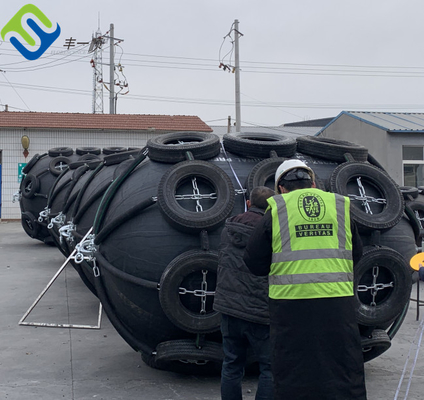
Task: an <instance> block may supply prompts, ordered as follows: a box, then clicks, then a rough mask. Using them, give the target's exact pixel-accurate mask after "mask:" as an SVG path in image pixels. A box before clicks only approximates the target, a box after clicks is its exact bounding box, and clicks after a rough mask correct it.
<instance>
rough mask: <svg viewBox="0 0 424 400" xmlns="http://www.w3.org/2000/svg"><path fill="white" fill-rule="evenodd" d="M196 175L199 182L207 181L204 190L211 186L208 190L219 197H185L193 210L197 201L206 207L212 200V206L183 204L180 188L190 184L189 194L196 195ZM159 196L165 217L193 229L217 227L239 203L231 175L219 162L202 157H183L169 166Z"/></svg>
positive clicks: (177, 226)
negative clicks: (179, 195) (185, 158)
mask: <svg viewBox="0 0 424 400" xmlns="http://www.w3.org/2000/svg"><path fill="white" fill-rule="evenodd" d="M193 179H196V184H197V185H198V186H201V185H202V184H205V189H203V191H205V190H209V193H208V194H209V195H211V196H212V195H213V196H214V197H215V198H214V199H200V200H195V199H188V200H184V203H185V204H186V205H189V206H192V209H193V210H196V208H195V205H196V204H197V201H198V202H199V204H201V205H202V204H203V205H204V207H206V205H207V204H208V205H210V204H211V202H212V205H211V206H210V207H209V208H207V209H204V210H202V211H191V210H189V209H187V208H183V206H182V205H180V204H179V203H178V201H177V199H176V194H177V193H178V189H179V188H184V185H188V187H190V189H189V190H188V188H187V190H186V191H187V192H188V193H187V195H193V187H192V182H193ZM201 190H202V189H199V191H201ZM200 194H202V193H200ZM203 194H204V193H203ZM157 197H158V204H159V208H160V210H161V212H162V213H163V215H164V217H165V219H166V220H167V221H168V222H169V223H170V224H171V225H173V226H174V227H175V228H176V229H179V230H181V231H183V232H189V233H197V232H200V231H201V230H214V229H216V228H217V227H218V226H220V225H221V224H222V222H223V221H224V220H225V219H226V218H227V217H228V216H229V215H230V214H231V211H232V210H233V207H234V203H235V191H234V186H233V184H232V182H231V179H230V178H229V176H228V175H227V174H226V173H225V171H224V170H222V169H221V168H219V167H217V166H216V165H214V164H211V163H208V162H207V161H201V160H191V161H183V162H180V163H178V164H175V165H174V166H172V167H171V168H169V169H168V170H167V171H166V172H165V174H164V175H163V176H162V179H161V181H160V183H159V188H158V196H157ZM180 202H181V201H180Z"/></svg>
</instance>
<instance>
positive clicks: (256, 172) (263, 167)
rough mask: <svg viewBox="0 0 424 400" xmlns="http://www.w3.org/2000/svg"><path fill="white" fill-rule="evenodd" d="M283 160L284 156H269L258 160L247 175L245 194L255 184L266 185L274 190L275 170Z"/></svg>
mask: <svg viewBox="0 0 424 400" xmlns="http://www.w3.org/2000/svg"><path fill="white" fill-rule="evenodd" d="M285 160H287V158H286V157H271V158H267V159H265V160H262V161H260V162H258V163H257V164H256V165H255V166H254V167H253V168H252V170H251V171H250V173H249V175H248V176H247V181H246V189H247V195H248V196H249V195H250V193H251V191H252V190H253V188H255V187H257V186H267V187H269V188H271V189H273V190H274V181H275V171H277V168H278V167H279V166H280V164H281V163H282V162H283V161H285Z"/></svg>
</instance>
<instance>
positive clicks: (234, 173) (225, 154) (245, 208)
mask: <svg viewBox="0 0 424 400" xmlns="http://www.w3.org/2000/svg"><path fill="white" fill-rule="evenodd" d="M221 147H222V151H223V152H224V156H225V160H226V161H227V163H228V165H229V166H230V168H231V171H232V172H233V175H234V178H236V181H237V183H238V184H239V186H240V189H241V190H243V193H244V188H243V185H242V184H241V182H240V180H239V178H238V176H237V174H236V171H234V168H233V165H232V164H231V163H230V161H229V160H228V156H227V152H226V151H225V147H224V142H223V141H222V140H221ZM244 198H245V200H246V196H245V195H244ZM244 211H247V204H246V201H245V202H244Z"/></svg>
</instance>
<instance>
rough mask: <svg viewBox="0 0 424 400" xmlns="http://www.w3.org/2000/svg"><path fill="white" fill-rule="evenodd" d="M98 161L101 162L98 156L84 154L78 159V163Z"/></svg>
mask: <svg viewBox="0 0 424 400" xmlns="http://www.w3.org/2000/svg"><path fill="white" fill-rule="evenodd" d="M93 160H94V161H97V160H101V158H100V157H98V156H97V155H96V154H89V153H88V154H83V155H82V156H81V157H78V161H93Z"/></svg>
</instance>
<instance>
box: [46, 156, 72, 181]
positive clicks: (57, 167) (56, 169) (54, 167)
mask: <svg viewBox="0 0 424 400" xmlns="http://www.w3.org/2000/svg"><path fill="white" fill-rule="evenodd" d="M70 163H71V160H70V159H69V158H68V157H64V156H58V157H55V158H52V160H51V161H50V164H49V170H50V173H51V174H52V175H55V176H59V175H60V174H61V173H62V171H63V170H65V169H67V168H69V164H70Z"/></svg>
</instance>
